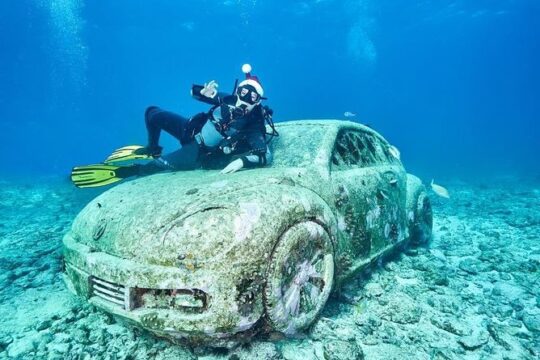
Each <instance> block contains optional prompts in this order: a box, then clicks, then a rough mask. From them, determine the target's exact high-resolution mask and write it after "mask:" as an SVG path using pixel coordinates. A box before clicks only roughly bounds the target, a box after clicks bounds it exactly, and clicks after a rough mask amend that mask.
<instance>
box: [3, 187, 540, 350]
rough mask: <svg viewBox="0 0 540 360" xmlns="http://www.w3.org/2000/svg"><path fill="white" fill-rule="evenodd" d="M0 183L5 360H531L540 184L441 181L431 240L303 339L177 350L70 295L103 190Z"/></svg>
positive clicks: (378, 273) (535, 344) (375, 274)
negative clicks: (80, 237)
mask: <svg viewBox="0 0 540 360" xmlns="http://www.w3.org/2000/svg"><path fill="white" fill-rule="evenodd" d="M0 183H1V185H2V186H0V218H1V219H2V220H1V222H0V248H1V249H2V251H1V252H0V319H2V322H1V326H0V359H118V360H121V359H126V360H127V359H171V360H172V359H208V360H210V359H212V360H213V359H231V360H234V359H238V360H244V359H246V360H247V359H271V360H274V359H275V360H277V359H301V360H309V359H317V360H323V359H381V360H382V359H384V360H388V359H399V360H402V359H437V360H446V359H452V360H453V359H471V360H473V359H501V360H502V359H516V360H517V359H538V358H540V290H539V289H540V220H539V219H540V183H538V182H534V181H530V180H527V179H512V178H504V179H500V180H494V179H490V180H489V181H486V182H478V181H475V182H470V183H467V182H464V181H458V180H454V181H452V180H448V181H444V183H445V185H446V186H448V188H449V189H450V190H451V191H452V198H451V199H448V200H446V199H439V198H434V199H433V208H434V216H435V226H434V238H433V240H432V242H431V244H430V245H429V246H427V247H420V248H418V249H409V250H406V251H405V252H404V253H402V254H397V255H396V256H395V257H393V258H390V259H387V260H385V261H384V262H380V263H379V264H378V265H379V266H375V267H372V268H369V269H366V270H364V271H362V272H360V273H359V274H358V275H357V276H355V277H353V278H351V279H348V280H347V281H346V283H345V284H344V286H343V289H342V290H341V291H340V292H339V293H338V294H336V296H335V297H334V298H331V299H330V301H329V303H328V304H327V306H326V308H325V309H324V311H323V313H322V315H321V318H320V320H319V321H318V322H316V323H315V324H314V326H313V327H312V328H311V329H309V330H308V331H306V334H304V336H303V337H301V338H296V339H280V340H274V341H273V340H272V338H269V337H265V338H256V339H254V340H253V341H252V342H251V343H249V344H244V345H241V346H239V347H237V348H235V349H231V350H223V349H207V348H201V349H190V348H187V347H184V346H181V345H174V344H172V343H170V342H168V341H165V340H161V339H158V338H155V337H153V336H151V335H149V334H147V333H145V332H144V331H141V330H138V329H136V328H133V327H130V326H128V325H126V324H124V323H122V322H117V320H116V319H115V318H114V317H111V316H110V315H108V314H105V313H102V312H100V311H98V310H96V309H95V308H93V307H92V306H90V305H87V304H85V303H84V302H82V301H81V300H79V299H77V298H75V297H73V296H72V295H71V294H70V293H69V292H68V291H67V290H66V288H65V286H64V284H63V282H62V276H61V273H62V254H61V239H62V236H63V234H64V233H65V231H66V230H67V229H68V227H69V225H70V223H71V221H72V220H73V218H74V216H75V215H76V214H77V212H78V211H79V210H80V208H81V207H82V206H84V204H86V203H87V202H88V201H89V200H90V199H91V198H92V197H94V196H95V195H96V194H97V193H98V191H93V190H91V191H90V192H80V191H77V189H74V188H72V187H71V186H70V184H69V183H67V182H65V181H63V180H61V179H42V181H39V182H38V183H35V182H34V183H25V182H21V181H19V182H18V181H0ZM36 184H38V185H36Z"/></svg>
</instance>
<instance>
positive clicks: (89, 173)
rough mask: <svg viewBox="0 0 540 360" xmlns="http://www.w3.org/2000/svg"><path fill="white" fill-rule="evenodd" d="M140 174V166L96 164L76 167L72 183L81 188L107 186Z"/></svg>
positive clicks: (72, 173)
mask: <svg viewBox="0 0 540 360" xmlns="http://www.w3.org/2000/svg"><path fill="white" fill-rule="evenodd" d="M137 173H138V166H137V165H131V166H115V165H107V164H94V165H85V166H77V167H74V168H73V170H72V171H71V181H72V182H73V184H75V186H77V187H79V188H88V187H98V186H105V185H109V184H112V183H115V182H117V181H120V180H123V179H125V178H128V177H130V176H135V175H137Z"/></svg>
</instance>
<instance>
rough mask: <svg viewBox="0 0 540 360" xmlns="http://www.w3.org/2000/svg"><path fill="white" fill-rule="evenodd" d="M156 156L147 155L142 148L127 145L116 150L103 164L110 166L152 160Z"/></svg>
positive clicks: (145, 150)
mask: <svg viewBox="0 0 540 360" xmlns="http://www.w3.org/2000/svg"><path fill="white" fill-rule="evenodd" d="M159 150H161V148H159ZM157 156H159V154H152V153H149V152H148V151H147V149H146V148H145V147H144V146H141V145H129V146H124V147H121V148H120V149H116V150H115V151H114V152H113V153H112V154H111V155H110V156H109V157H108V158H107V159H105V161H104V162H105V164H111V163H117V162H121V161H129V160H152V159H154V158H155V157H157Z"/></svg>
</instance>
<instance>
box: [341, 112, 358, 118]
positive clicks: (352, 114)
mask: <svg viewBox="0 0 540 360" xmlns="http://www.w3.org/2000/svg"><path fill="white" fill-rule="evenodd" d="M343 116H345V117H355V116H356V114H355V113H352V112H350V111H345V112H344V113H343Z"/></svg>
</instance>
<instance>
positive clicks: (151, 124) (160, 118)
mask: <svg viewBox="0 0 540 360" xmlns="http://www.w3.org/2000/svg"><path fill="white" fill-rule="evenodd" d="M144 121H145V123H146V129H147V130H148V146H147V147H148V149H160V150H161V147H160V146H159V136H160V135H161V130H165V131H166V132H167V133H169V134H171V135H172V136H174V137H175V138H176V139H178V141H181V139H182V136H183V134H184V130H185V127H186V124H187V123H188V121H189V120H188V119H186V118H185V117H183V116H180V115H178V114H175V113H172V112H170V111H165V110H163V109H160V108H158V107H156V106H151V107H149V108H148V109H146V112H145V114H144Z"/></svg>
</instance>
